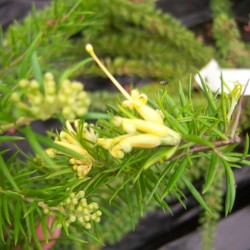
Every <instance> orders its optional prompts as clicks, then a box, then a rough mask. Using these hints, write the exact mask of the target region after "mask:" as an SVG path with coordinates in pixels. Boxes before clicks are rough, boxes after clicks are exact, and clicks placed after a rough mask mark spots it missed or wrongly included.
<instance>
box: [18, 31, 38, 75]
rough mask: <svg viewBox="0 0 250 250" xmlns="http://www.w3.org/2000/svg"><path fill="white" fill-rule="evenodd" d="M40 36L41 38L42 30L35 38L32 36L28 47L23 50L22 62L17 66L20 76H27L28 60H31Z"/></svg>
mask: <svg viewBox="0 0 250 250" xmlns="http://www.w3.org/2000/svg"><path fill="white" fill-rule="evenodd" d="M41 38H42V32H41V33H39V34H38V35H37V36H36V37H35V38H33V40H32V43H31V44H30V46H29V47H28V49H27V50H26V51H25V53H24V56H23V60H22V64H21V65H20V68H19V75H20V78H24V77H26V76H27V71H28V69H29V67H30V60H31V56H32V53H33V52H34V50H35V48H36V47H37V45H38V44H39V42H40V39H41Z"/></svg>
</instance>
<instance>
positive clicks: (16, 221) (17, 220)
mask: <svg viewBox="0 0 250 250" xmlns="http://www.w3.org/2000/svg"><path fill="white" fill-rule="evenodd" d="M21 210H22V202H21V201H20V200H19V201H17V203H16V206H15V213H14V225H13V226H14V240H15V245H16V244H17V242H18V238H19V233H20V228H21Z"/></svg>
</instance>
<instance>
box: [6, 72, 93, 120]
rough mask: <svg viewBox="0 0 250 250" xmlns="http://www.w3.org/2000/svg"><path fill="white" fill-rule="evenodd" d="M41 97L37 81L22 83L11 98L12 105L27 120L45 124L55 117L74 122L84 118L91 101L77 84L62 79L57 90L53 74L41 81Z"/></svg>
mask: <svg viewBox="0 0 250 250" xmlns="http://www.w3.org/2000/svg"><path fill="white" fill-rule="evenodd" d="M43 88H44V93H42V91H41V88H40V85H39V83H38V82H37V81H36V80H30V81H29V80H27V79H23V80H21V81H20V82H19V83H18V89H17V91H15V92H14V93H13V94H12V95H11V99H12V101H13V102H14V103H15V104H16V106H17V107H18V108H20V109H23V110H25V111H26V112H27V113H29V116H31V117H34V118H37V119H41V120H47V119H49V118H51V117H52V116H54V115H56V114H62V115H63V116H64V117H65V118H66V119H69V120H74V119H75V118H76V117H79V116H83V115H84V114H86V112H87V109H88V107H89V104H90V99H89V98H88V97H87V94H86V92H85V91H83V85H82V84H81V83H80V82H76V81H70V80H68V79H65V80H63V81H62V82H61V84H60V87H59V88H58V86H57V84H56V82H55V79H54V76H53V74H52V73H49V72H48V73H46V74H45V75H44V78H43Z"/></svg>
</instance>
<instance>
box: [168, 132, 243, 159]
mask: <svg viewBox="0 0 250 250" xmlns="http://www.w3.org/2000/svg"><path fill="white" fill-rule="evenodd" d="M239 142H240V138H239V137H236V136H234V138H230V139H228V140H226V141H216V142H214V143H213V146H214V148H219V147H223V146H227V145H229V144H235V143H239ZM208 150H213V148H212V147H209V146H204V145H198V146H194V147H193V148H190V149H189V150H187V151H185V152H183V153H180V154H178V155H175V156H173V157H172V158H170V159H169V160H170V161H174V160H177V159H179V158H181V157H183V156H185V155H187V154H190V153H197V152H204V151H208Z"/></svg>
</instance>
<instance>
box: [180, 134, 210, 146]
mask: <svg viewBox="0 0 250 250" xmlns="http://www.w3.org/2000/svg"><path fill="white" fill-rule="evenodd" d="M184 138H185V139H186V140H188V141H191V142H195V143H197V144H203V145H206V146H208V147H211V148H214V145H213V143H211V142H210V141H208V140H207V139H203V138H202V137H200V136H198V135H192V134H188V135H184Z"/></svg>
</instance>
